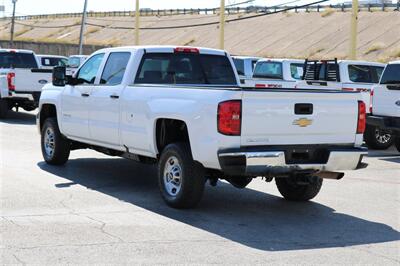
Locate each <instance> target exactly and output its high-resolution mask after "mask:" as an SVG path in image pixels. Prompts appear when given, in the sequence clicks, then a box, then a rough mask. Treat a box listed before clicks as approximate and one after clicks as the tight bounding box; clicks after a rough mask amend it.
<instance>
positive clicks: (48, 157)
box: [41, 117, 71, 165]
mask: <svg viewBox="0 0 400 266" xmlns="http://www.w3.org/2000/svg"><path fill="white" fill-rule="evenodd" d="M70 146H71V145H70V141H69V140H68V139H67V138H65V137H64V136H63V135H62V134H61V132H60V129H59V128H58V123H57V120H56V119H55V118H53V117H51V118H47V119H46V121H45V122H44V124H43V128H42V131H41V148H42V155H43V158H44V160H45V161H46V162H47V163H48V164H53V165H63V164H65V163H66V162H67V161H68V157H69V153H70V148H71V147H70Z"/></svg>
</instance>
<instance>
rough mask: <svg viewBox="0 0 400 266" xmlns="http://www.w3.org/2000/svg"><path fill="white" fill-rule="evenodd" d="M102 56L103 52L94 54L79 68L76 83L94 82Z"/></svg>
mask: <svg viewBox="0 0 400 266" xmlns="http://www.w3.org/2000/svg"><path fill="white" fill-rule="evenodd" d="M103 57H104V54H96V55H94V56H92V57H91V58H89V59H88V60H87V61H86V62H85V64H84V65H83V66H82V67H81V68H80V69H79V72H78V75H77V79H78V84H93V83H94V81H95V79H96V74H97V72H98V70H99V68H100V64H101V61H102V60H103Z"/></svg>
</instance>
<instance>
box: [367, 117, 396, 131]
mask: <svg viewBox="0 0 400 266" xmlns="http://www.w3.org/2000/svg"><path fill="white" fill-rule="evenodd" d="M367 124H368V125H370V126H376V127H379V128H380V129H387V130H393V131H394V132H397V134H400V117H388V116H374V115H370V116H368V117H367Z"/></svg>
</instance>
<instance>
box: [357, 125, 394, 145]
mask: <svg viewBox="0 0 400 266" xmlns="http://www.w3.org/2000/svg"><path fill="white" fill-rule="evenodd" d="M364 139H365V142H366V143H367V145H368V148H371V149H375V150H386V149H388V148H389V147H390V146H392V144H393V141H394V137H393V135H392V134H391V132H390V131H389V130H382V129H380V128H378V127H374V126H367V128H366V130H365V133H364Z"/></svg>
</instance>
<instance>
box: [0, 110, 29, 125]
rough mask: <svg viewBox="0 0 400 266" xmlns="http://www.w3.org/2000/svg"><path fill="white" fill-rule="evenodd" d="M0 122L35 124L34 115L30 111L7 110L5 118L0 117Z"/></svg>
mask: <svg viewBox="0 0 400 266" xmlns="http://www.w3.org/2000/svg"><path fill="white" fill-rule="evenodd" d="M0 122H2V123H6V124H12V125H15V124H17V125H35V124H36V116H35V115H34V114H32V113H26V112H14V111H9V112H8V113H7V118H6V119H0Z"/></svg>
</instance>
